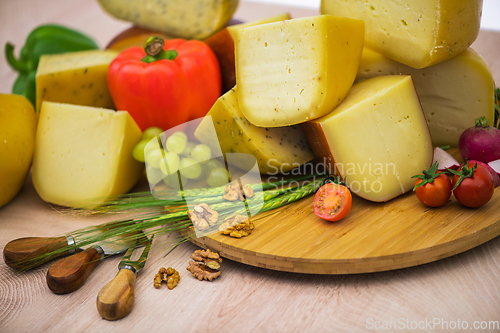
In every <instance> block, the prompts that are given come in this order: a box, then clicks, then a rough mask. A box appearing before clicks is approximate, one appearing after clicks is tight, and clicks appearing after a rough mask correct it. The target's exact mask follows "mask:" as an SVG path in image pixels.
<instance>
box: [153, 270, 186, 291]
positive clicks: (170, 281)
mask: <svg viewBox="0 0 500 333" xmlns="http://www.w3.org/2000/svg"><path fill="white" fill-rule="evenodd" d="M180 279H181V277H180V275H179V272H177V271H176V270H175V269H173V268H172V267H169V268H165V267H162V268H160V270H159V271H158V273H156V275H155V280H154V287H155V288H160V287H161V282H162V281H165V282H166V283H167V288H168V289H170V290H172V289H174V288H175V286H177V283H179V280H180Z"/></svg>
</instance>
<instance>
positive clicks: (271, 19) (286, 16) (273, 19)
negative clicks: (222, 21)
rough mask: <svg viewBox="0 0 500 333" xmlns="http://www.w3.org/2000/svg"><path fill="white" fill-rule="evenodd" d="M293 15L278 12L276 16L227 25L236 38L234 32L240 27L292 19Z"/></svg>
mask: <svg viewBox="0 0 500 333" xmlns="http://www.w3.org/2000/svg"><path fill="white" fill-rule="evenodd" d="M291 18H292V17H291V16H290V14H288V13H283V14H278V15H275V16H270V17H266V18H263V19H260V20H256V21H250V22H245V23H240V24H234V25H230V26H228V27H227V30H228V31H229V34H230V35H231V36H232V37H233V38H234V32H235V31H236V30H238V29H243V28H248V27H253V26H256V25H259V24H266V23H273V22H278V21H284V20H290V19H291Z"/></svg>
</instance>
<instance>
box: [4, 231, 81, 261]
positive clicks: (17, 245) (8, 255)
mask: <svg viewBox="0 0 500 333" xmlns="http://www.w3.org/2000/svg"><path fill="white" fill-rule="evenodd" d="M76 249H77V246H76V245H75V239H74V238H73V237H72V236H61V237H25V238H18V239H15V240H13V241H10V242H9V243H7V245H5V247H4V249H3V258H4V261H5V263H6V264H7V265H8V266H9V267H12V268H15V269H27V268H33V267H36V266H40V265H41V264H44V263H46V262H47V261H49V260H52V259H55V258H58V257H61V256H64V255H67V254H73V253H75V252H76ZM44 254H47V255H46V256H44ZM35 258H36V259H35ZM35 260H36V261H35Z"/></svg>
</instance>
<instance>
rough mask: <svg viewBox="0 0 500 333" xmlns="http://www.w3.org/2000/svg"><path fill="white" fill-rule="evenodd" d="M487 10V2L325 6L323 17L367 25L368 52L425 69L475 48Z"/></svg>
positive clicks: (334, 2)
mask: <svg viewBox="0 0 500 333" xmlns="http://www.w3.org/2000/svg"><path fill="white" fill-rule="evenodd" d="M482 5H483V1H482V0H407V1H392V0H391V1H387V0H322V1H321V13H322V14H331V15H335V16H341V17H350V18H355V19H360V20H363V21H365V23H366V41H365V44H366V46H368V47H370V48H372V49H374V50H376V51H378V52H380V53H382V54H383V55H385V56H386V57H389V58H391V59H393V60H396V61H398V62H400V63H403V64H405V65H408V66H411V67H414V68H424V67H428V66H431V65H434V64H437V63H439V62H441V61H444V60H447V59H450V58H452V57H454V56H455V55H457V54H459V53H461V52H462V51H464V50H465V49H467V48H468V47H469V46H470V45H471V44H472V42H474V40H475V39H476V37H477V34H478V33H479V24H480V21H481V11H482Z"/></svg>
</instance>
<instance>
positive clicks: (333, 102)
mask: <svg viewBox="0 0 500 333" xmlns="http://www.w3.org/2000/svg"><path fill="white" fill-rule="evenodd" d="M234 36H235V59H236V85H237V86H238V101H239V103H240V107H241V111H242V112H243V114H244V115H245V117H246V118H247V119H248V120H249V121H250V122H251V123H252V124H254V125H256V126H261V127H278V126H287V125H294V124H299V123H302V122H305V121H308V120H311V119H315V118H318V117H321V116H323V115H325V114H327V113H329V112H331V111H332V110H333V109H334V108H335V107H336V106H337V105H338V104H340V102H341V101H342V100H343V99H344V97H345V96H346V94H347V92H348V91H349V88H350V87H351V86H352V83H353V82H354V77H355V75H356V71H357V68H358V65H359V60H360V57H361V51H362V47H363V39H364V23H363V22H362V21H359V20H352V19H347V18H339V17H333V16H330V15H322V16H316V17H308V18H300V19H293V20H287V21H281V22H275V23H268V24H261V25H258V26H254V27H247V28H244V29H237V30H236V31H234Z"/></svg>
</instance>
